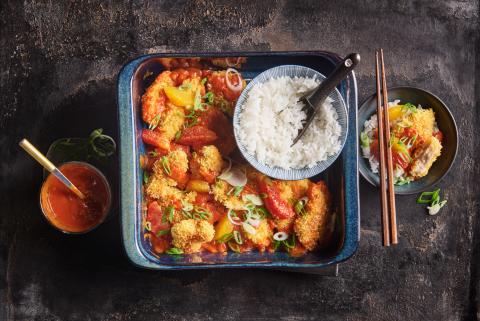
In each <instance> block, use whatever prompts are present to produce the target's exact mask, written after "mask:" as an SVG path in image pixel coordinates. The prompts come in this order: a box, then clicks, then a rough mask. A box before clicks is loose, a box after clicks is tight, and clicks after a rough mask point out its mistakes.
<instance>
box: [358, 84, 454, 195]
mask: <svg viewBox="0 0 480 321" xmlns="http://www.w3.org/2000/svg"><path fill="white" fill-rule="evenodd" d="M397 99H398V100H400V103H407V102H408V103H412V104H414V105H415V106H418V105H421V106H422V107H424V108H431V109H432V110H433V112H434V113H435V120H436V122H437V125H438V128H439V129H440V131H441V132H442V133H443V141H442V153H441V155H440V156H439V157H438V158H437V160H436V161H435V162H434V163H433V165H432V167H431V168H430V170H429V171H428V174H427V175H426V176H425V177H422V178H420V179H419V180H416V181H413V182H410V183H409V184H405V185H401V186H397V185H396V186H395V194H405V195H407V194H415V193H420V192H422V191H425V190H427V189H429V188H431V187H432V185H434V184H435V183H437V182H438V181H440V180H441V179H442V178H443V177H444V176H445V175H447V173H448V171H449V170H450V168H451V167H452V165H453V162H454V161H455V157H456V155H457V150H458V130H457V124H456V123H455V119H454V118H453V115H452V113H451V112H450V110H449V109H448V107H447V105H446V104H445V103H444V102H443V101H442V100H441V99H440V98H438V97H437V96H435V95H434V94H432V93H431V92H428V91H426V90H423V89H420V88H416V87H407V86H405V87H393V88H389V89H388V100H389V101H394V100H397ZM376 113H377V101H376V94H373V95H372V96H370V97H368V98H367V99H366V100H365V101H364V102H363V104H362V106H361V107H360V109H359V111H358V135H359V137H360V133H361V132H362V131H363V128H364V124H365V121H367V120H368V119H370V117H371V116H372V115H373V114H376ZM359 153H361V151H359ZM359 169H360V173H361V174H362V176H363V177H364V178H365V179H366V180H367V181H368V182H369V183H371V184H372V185H374V186H379V185H380V178H379V175H378V174H377V173H373V172H372V170H371V169H370V164H369V161H368V159H366V158H364V157H362V155H360V159H359Z"/></svg>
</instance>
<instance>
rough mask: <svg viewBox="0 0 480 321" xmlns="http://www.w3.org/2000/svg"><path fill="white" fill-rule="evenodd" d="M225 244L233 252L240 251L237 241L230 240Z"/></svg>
mask: <svg viewBox="0 0 480 321" xmlns="http://www.w3.org/2000/svg"><path fill="white" fill-rule="evenodd" d="M227 245H228V247H229V248H230V249H231V250H232V251H233V252H237V253H241V251H240V246H239V245H238V244H237V243H233V242H231V241H230V242H228V243H227Z"/></svg>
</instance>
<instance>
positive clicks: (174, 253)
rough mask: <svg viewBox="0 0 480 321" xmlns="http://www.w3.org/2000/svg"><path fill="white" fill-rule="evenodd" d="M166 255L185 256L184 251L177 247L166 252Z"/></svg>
mask: <svg viewBox="0 0 480 321" xmlns="http://www.w3.org/2000/svg"><path fill="white" fill-rule="evenodd" d="M165 253H167V254H171V255H179V254H183V251H182V250H181V249H177V248H176V247H171V248H169V249H168V250H167V251H165Z"/></svg>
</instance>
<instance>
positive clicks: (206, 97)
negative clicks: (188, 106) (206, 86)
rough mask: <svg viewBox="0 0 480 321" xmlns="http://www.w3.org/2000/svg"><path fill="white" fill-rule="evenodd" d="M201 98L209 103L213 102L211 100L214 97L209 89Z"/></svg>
mask: <svg viewBox="0 0 480 321" xmlns="http://www.w3.org/2000/svg"><path fill="white" fill-rule="evenodd" d="M203 98H204V99H205V101H206V102H207V103H208V104H209V105H211V104H213V100H214V99H215V94H214V93H212V92H211V91H209V92H207V93H206V94H205V96H203Z"/></svg>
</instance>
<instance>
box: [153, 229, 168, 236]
mask: <svg viewBox="0 0 480 321" xmlns="http://www.w3.org/2000/svg"><path fill="white" fill-rule="evenodd" d="M168 233H170V229H167V230H160V231H158V232H157V233H156V234H157V236H158V237H160V236H163V235H167V234H168Z"/></svg>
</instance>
